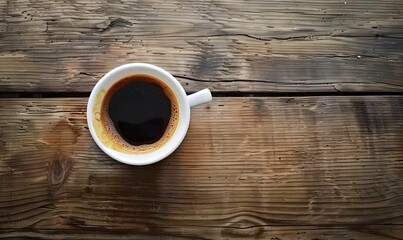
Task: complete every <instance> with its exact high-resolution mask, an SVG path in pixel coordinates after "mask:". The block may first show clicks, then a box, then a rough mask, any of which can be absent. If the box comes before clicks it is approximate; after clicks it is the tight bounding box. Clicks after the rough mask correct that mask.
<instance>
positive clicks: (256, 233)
mask: <svg viewBox="0 0 403 240" xmlns="http://www.w3.org/2000/svg"><path fill="white" fill-rule="evenodd" d="M151 230H152V231H148V232H140V233H139V232H137V231H136V230H130V229H124V230H113V231H111V230H106V229H103V230H99V229H94V228H87V229H85V228H80V229H79V230H75V231H66V230H42V229H39V230H35V231H33V230H32V229H19V230H15V229H7V230H5V231H4V230H3V231H0V239H13V238H14V239H19V240H20V239H32V238H40V239H62V240H65V239H90V240H93V239H106V240H115V239H116V240H120V239H142V240H143V239H176V240H186V239H187V240H188V239H196V240H197V239H203V240H207V239H211V240H215V239H226V240H228V239H261V240H267V239H269V240H288V239H290V240H294V239H296V240H304V239H307V240H308V239H309V240H319V239H320V240H333V239H338V240H354V239H368V240H396V239H403V237H402V232H403V229H402V227H401V226H385V225H380V226H379V225H369V226H350V227H316V226H289V227H285V226H256V227H250V228H237V227H226V228H214V227H202V226H186V227H185V228H182V229H181V231H180V232H178V228H176V227H161V228H158V229H157V228H154V229H151Z"/></svg>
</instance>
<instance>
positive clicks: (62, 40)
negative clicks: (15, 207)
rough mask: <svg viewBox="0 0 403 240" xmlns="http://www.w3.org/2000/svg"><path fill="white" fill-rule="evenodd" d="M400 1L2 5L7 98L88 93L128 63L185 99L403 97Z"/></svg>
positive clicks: (0, 67)
mask: <svg viewBox="0 0 403 240" xmlns="http://www.w3.org/2000/svg"><path fill="white" fill-rule="evenodd" d="M401 9H403V2H402V1H400V0H389V1H382V2H380V1H375V0H365V1H358V0H354V1H319V0H309V1H308V0H306V1H298V2H296V1H273V0H272V1H269V2H268V1H242V0H240V1H227V0H214V1H194V2H188V1H184V2H182V1H163V2H161V1H136V2H133V1H119V3H110V2H108V1H105V0H102V1H88V0H80V1H78V0H77V1H54V2H52V3H46V4H43V3H37V1H23V0H17V1H4V2H2V3H0V19H4V21H3V22H1V23H0V38H1V41H0V90H1V91H3V92H15V91H29V92H34V91H40V92H53V91H58V92H63V91H78V92H88V91H90V90H91V89H92V87H93V86H94V84H95V83H96V81H97V80H98V79H99V78H100V77H101V76H102V75H103V74H104V73H105V72H107V71H108V70H110V69H111V68H113V67H116V66H118V65H121V64H123V63H128V62H148V63H152V64H156V65H159V66H161V67H163V68H165V69H167V70H168V71H170V72H171V73H173V74H174V75H175V76H177V77H178V78H179V79H180V81H181V82H182V83H183V85H184V86H185V87H186V90H187V91H189V92H192V91H195V90H198V89H200V88H203V87H209V88H211V89H212V90H213V91H241V92H262V91H263V92H332V91H346V92H350V91H385V92H396V91H402V90H403V83H402V81H401V78H400V76H402V74H403V39H402V38H403V17H402V11H401Z"/></svg>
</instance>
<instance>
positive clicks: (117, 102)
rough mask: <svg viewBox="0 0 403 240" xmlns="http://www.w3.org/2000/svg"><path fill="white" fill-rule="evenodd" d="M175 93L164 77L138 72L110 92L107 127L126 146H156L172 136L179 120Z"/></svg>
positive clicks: (105, 106) (104, 116)
mask: <svg viewBox="0 0 403 240" xmlns="http://www.w3.org/2000/svg"><path fill="white" fill-rule="evenodd" d="M177 109H178V107H177V100H176V98H175V95H174V94H173V93H172V91H171V90H170V88H169V87H168V86H166V84H165V83H164V82H162V81H161V80H159V79H157V78H155V77H152V76H149V75H145V74H134V75H130V76H127V77H125V78H122V79H121V80H119V81H118V82H117V83H115V84H114V85H113V86H112V87H111V88H110V89H109V90H108V91H107V93H106V95H105V98H104V100H103V103H102V112H101V118H102V122H103V124H104V126H105V129H106V131H107V132H108V133H109V135H110V136H111V137H112V138H113V140H114V141H115V142H116V143H117V144H118V145H121V147H123V148H132V149H133V150H138V151H146V150H154V149H156V148H158V147H159V146H161V145H162V143H163V142H166V140H168V139H169V137H170V136H172V134H173V132H174V130H175V128H176V125H177V121H178V110H177Z"/></svg>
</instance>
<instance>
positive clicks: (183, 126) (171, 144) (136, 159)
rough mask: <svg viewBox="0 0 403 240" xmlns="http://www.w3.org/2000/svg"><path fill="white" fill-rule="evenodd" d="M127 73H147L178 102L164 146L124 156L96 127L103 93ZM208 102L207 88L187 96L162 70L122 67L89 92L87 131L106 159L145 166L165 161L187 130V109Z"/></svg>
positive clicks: (132, 65)
mask: <svg viewBox="0 0 403 240" xmlns="http://www.w3.org/2000/svg"><path fill="white" fill-rule="evenodd" d="M131 74H148V75H151V76H154V77H156V78H158V79H160V80H162V81H163V82H164V83H165V84H166V85H167V86H168V87H170V88H171V90H172V92H173V93H174V94H175V96H176V99H177V101H178V109H179V121H178V125H177V127H176V130H175V132H174V133H173V135H172V136H171V138H170V139H169V140H168V141H167V142H166V143H165V144H164V145H162V146H160V147H159V148H157V149H155V150H153V151H150V152H145V153H128V152H124V151H119V149H113V148H112V147H110V146H108V144H107V141H106V140H105V136H106V135H104V134H106V133H105V132H104V131H103V130H102V129H100V127H99V126H100V124H99V123H100V121H101V119H100V106H101V105H102V100H103V97H104V96H105V93H106V92H107V91H108V89H109V88H110V87H111V86H112V85H113V84H114V83H116V82H117V81H118V80H120V79H122V78H124V77H125V76H128V75H131ZM211 100H212V96H211V92H210V90H208V89H204V90H201V91H199V92H196V93H194V94H191V95H189V96H187V95H186V92H185V90H184V89H183V87H182V85H181V84H180V83H179V81H178V80H176V79H175V77H173V76H172V75H171V74H170V73H168V72H167V71H165V70H164V69H162V68H159V67H157V66H154V65H151V64H145V63H130V64H125V65H122V66H120V67H117V68H115V69H113V70H111V71H110V72H108V73H107V74H105V75H104V76H103V77H102V78H101V79H100V80H99V81H98V83H97V84H96V85H95V87H94V89H93V90H92V92H91V95H90V98H89V100H88V105H87V123H88V128H89V130H90V132H91V136H92V138H93V139H94V141H95V143H96V144H97V145H98V146H99V148H101V149H102V150H103V151H104V152H105V153H106V154H107V155H109V156H110V157H112V158H114V159H115V160H117V161H119V162H122V163H126V164H130V165H148V164H152V163H156V162H158V161H160V160H162V159H164V158H166V157H167V156H168V155H170V154H171V153H172V152H173V151H175V149H177V148H178V147H179V145H180V144H181V142H182V141H183V139H184V138H185V135H186V133H187V130H188V128H189V123H190V107H194V106H197V105H200V104H203V103H206V102H209V101H211Z"/></svg>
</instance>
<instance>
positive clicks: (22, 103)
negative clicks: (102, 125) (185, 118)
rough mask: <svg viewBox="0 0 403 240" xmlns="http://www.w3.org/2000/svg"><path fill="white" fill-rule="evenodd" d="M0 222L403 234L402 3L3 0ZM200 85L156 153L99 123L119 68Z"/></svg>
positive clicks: (117, 233)
mask: <svg viewBox="0 0 403 240" xmlns="http://www.w3.org/2000/svg"><path fill="white" fill-rule="evenodd" d="M0 19H1V20H0V92H1V94H0V96H1V97H2V98H1V99H0V238H4V239H6V238H13V239H25V238H45V239H273V240H274V239H277V240H279V239H283V240H284V239H377V240H378V239H403V225H402V224H403V95H402V94H403V77H402V76H403V2H402V1H401V0H388V1H378V0H352V1H350V0H346V1H343V0H301V1H295V0H292V1H288V0H281V1H279V0H267V1H257V0H253V1H246V0H234V1H228V0H214V1H211V0H210V1H205V0H203V1H201V0H198V1H178V0H172V1H170V0H166V1H128V0H120V1H111V0H110V1H107V0H99V1H91V0H73V1H62V0H57V1H50V2H48V1H37V0H15V1H5V0H3V1H1V2H0ZM130 62H147V63H151V64H155V65H158V66H161V67H163V68H165V69H166V70H168V71H170V72H171V73H172V74H173V75H174V76H175V77H177V79H178V80H179V81H180V82H181V83H182V85H183V86H184V87H185V89H186V91H187V92H188V93H192V92H195V91H197V90H200V89H202V88H205V87H208V88H210V89H211V90H212V92H213V96H214V101H213V102H211V103H209V104H207V105H203V106H200V107H197V108H195V109H193V111H192V122H191V125H190V129H189V132H188V135H187V137H186V139H185V140H184V142H183V144H182V145H181V146H180V148H179V149H178V150H177V151H176V152H175V153H174V154H172V155H171V156H170V157H168V158H167V159H166V160H164V161H162V162H160V163H158V164H154V165H151V166H146V167H133V166H126V165H123V164H121V163H118V162H116V161H113V160H112V159H111V158H109V157H107V156H106V155H105V154H104V153H103V152H102V151H101V150H100V149H99V148H98V147H97V146H96V145H95V143H94V142H93V140H92V138H91V136H90V134H89V132H88V127H87V124H86V103H87V99H88V96H89V93H90V91H91V89H92V88H93V86H94V84H95V83H96V82H97V80H98V79H100V77H101V76H102V75H103V74H105V73H106V72H107V71H108V70H110V69H112V68H114V67H116V66H119V65H121V64H124V63H130Z"/></svg>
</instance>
